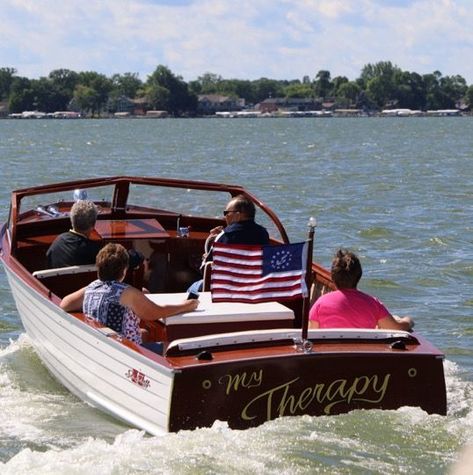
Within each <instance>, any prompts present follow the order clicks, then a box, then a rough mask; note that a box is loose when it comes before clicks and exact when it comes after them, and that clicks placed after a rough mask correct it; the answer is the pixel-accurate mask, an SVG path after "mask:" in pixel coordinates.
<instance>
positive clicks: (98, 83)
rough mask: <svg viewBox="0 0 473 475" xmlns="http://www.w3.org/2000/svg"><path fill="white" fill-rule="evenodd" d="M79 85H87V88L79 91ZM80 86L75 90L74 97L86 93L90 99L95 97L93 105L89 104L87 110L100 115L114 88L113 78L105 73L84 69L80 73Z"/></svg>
mask: <svg viewBox="0 0 473 475" xmlns="http://www.w3.org/2000/svg"><path fill="white" fill-rule="evenodd" d="M79 85H80V86H85V89H83V88H81V89H80V91H79V92H78V93H77V88H78V86H79ZM78 86H76V89H75V91H74V98H75V99H77V96H81V97H82V96H84V95H85V96H86V97H87V98H88V101H90V100H92V97H93V98H94V103H93V105H90V104H89V106H88V107H87V108H86V109H85V110H87V111H89V112H90V113H92V115H95V114H98V115H99V116H100V114H101V112H102V110H103V109H104V108H105V105H106V104H107V101H108V95H109V93H110V91H111V90H112V88H113V84H112V80H111V79H109V78H107V76H105V75H104V74H99V73H96V72H95V71H84V72H80V73H79V79H78ZM86 102H87V101H86Z"/></svg>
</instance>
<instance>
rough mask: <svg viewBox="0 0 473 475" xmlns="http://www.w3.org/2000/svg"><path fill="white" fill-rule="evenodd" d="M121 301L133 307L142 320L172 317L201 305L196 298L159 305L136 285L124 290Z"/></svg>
mask: <svg viewBox="0 0 473 475" xmlns="http://www.w3.org/2000/svg"><path fill="white" fill-rule="evenodd" d="M120 303H121V304H122V305H125V306H127V307H129V308H131V310H133V312H134V313H135V314H136V315H137V316H138V317H139V318H140V319H141V320H157V319H159V318H167V317H172V316H173V315H177V314H178V313H184V312H192V311H193V310H195V309H196V308H197V307H198V305H199V301H198V300H196V299H195V300H184V301H183V302H181V303H176V304H166V305H158V304H156V303H154V302H152V301H151V300H150V299H149V298H147V297H146V296H145V295H144V294H143V292H141V291H139V290H138V289H135V288H134V287H127V288H126V289H125V290H124V291H123V293H122V295H121V297H120Z"/></svg>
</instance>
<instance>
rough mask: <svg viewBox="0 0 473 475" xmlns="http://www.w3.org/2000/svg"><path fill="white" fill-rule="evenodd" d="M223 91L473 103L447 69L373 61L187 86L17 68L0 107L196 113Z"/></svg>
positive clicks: (424, 105)
mask: <svg viewBox="0 0 473 475" xmlns="http://www.w3.org/2000/svg"><path fill="white" fill-rule="evenodd" d="M200 94H219V95H225V96H230V97H233V98H243V99H244V100H245V103H246V104H247V105H254V104H257V103H259V102H262V101H264V100H265V99H268V98H276V97H278V98H280V97H282V98H287V99H291V98H305V99H312V100H313V101H314V102H315V103H317V102H318V103H320V104H322V103H323V102H324V101H327V100H330V101H332V102H333V103H335V104H336V106H337V107H338V108H356V109H363V110H366V111H376V110H380V109H384V108H409V109H414V110H437V109H452V108H455V107H456V106H457V104H458V103H460V102H463V103H464V104H465V105H467V106H469V107H472V106H473V85H471V86H468V84H467V82H466V81H465V79H464V78H463V77H462V76H460V75H454V76H443V75H442V73H440V72H439V71H434V72H433V73H431V74H423V75H421V74H418V73H415V72H409V71H403V70H402V69H401V68H399V67H397V66H396V65H393V64H392V63H391V62H390V61H381V62H378V63H375V64H367V65H365V66H364V67H363V68H362V70H361V74H360V76H359V77H358V78H357V79H356V80H354V81H350V80H349V79H348V78H347V77H345V76H336V77H334V78H332V77H331V74H330V71H327V70H320V71H318V72H317V74H316V75H315V77H313V78H312V79H311V78H310V77H309V76H304V77H303V78H302V80H299V79H294V80H275V79H268V78H260V79H257V80H245V79H224V78H222V77H221V76H220V75H217V74H214V73H205V74H203V75H202V76H199V77H198V78H197V79H196V80H193V81H190V82H188V83H187V82H185V81H184V80H183V78H182V77H181V76H179V75H176V74H174V73H173V72H172V71H171V70H170V69H169V68H168V67H166V66H163V65H159V66H157V67H156V69H155V71H154V72H153V73H152V74H150V75H149V76H148V77H147V79H146V80H145V81H142V80H141V79H140V78H139V76H138V74H137V73H124V74H114V75H112V76H111V77H107V76H106V75H104V74H100V73H98V72H94V71H85V72H75V71H71V70H69V69H57V70H54V71H51V72H50V73H49V75H48V76H47V77H41V78H39V79H28V78H26V77H21V76H18V75H17V71H16V70H15V69H14V68H9V67H3V68H0V102H5V101H6V102H7V103H8V110H9V112H10V113H18V112H22V111H26V110H40V111H42V112H55V111H66V110H76V111H79V112H82V113H83V114H87V115H92V116H100V115H101V114H103V113H113V112H116V110H117V107H118V101H119V100H120V98H122V97H127V98H129V99H135V100H136V99H141V100H142V102H144V103H145V104H146V107H147V108H148V109H155V110H166V111H167V112H168V113H169V114H171V115H173V116H176V117H178V116H192V115H195V114H196V113H197V110H198V95H200Z"/></svg>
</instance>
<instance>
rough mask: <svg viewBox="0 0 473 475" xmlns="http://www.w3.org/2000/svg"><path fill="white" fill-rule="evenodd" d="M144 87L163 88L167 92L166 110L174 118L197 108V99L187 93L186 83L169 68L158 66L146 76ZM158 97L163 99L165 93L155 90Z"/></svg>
mask: <svg viewBox="0 0 473 475" xmlns="http://www.w3.org/2000/svg"><path fill="white" fill-rule="evenodd" d="M146 86H147V87H150V86H154V87H155V88H157V87H159V88H164V89H167V90H168V91H169V98H168V100H167V108H166V110H167V111H168V112H169V113H170V114H172V115H175V116H179V115H182V114H184V113H188V112H190V113H193V112H194V111H195V110H196V108H197V97H196V96H195V94H192V93H190V92H189V89H188V86H187V83H185V82H184V80H183V79H182V77H181V76H176V75H174V74H173V73H172V72H171V70H170V69H169V68H167V67H166V66H163V65H159V66H158V67H157V68H156V69H155V71H154V72H153V73H152V74H151V75H150V76H148V80H147V81H146ZM157 91H158V92H159V96H160V97H164V94H165V92H164V91H163V90H162V89H157Z"/></svg>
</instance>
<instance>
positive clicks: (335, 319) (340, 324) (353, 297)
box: [309, 289, 390, 328]
mask: <svg viewBox="0 0 473 475" xmlns="http://www.w3.org/2000/svg"><path fill="white" fill-rule="evenodd" d="M389 315H390V313H389V311H388V310H387V308H386V307H385V306H384V305H383V304H382V303H381V302H380V301H379V300H378V299H377V298H376V297H372V296H371V295H368V294H365V293H364V292H361V291H359V290H357V289H343V290H335V291H333V292H329V293H328V294H325V295H322V297H320V298H319V299H318V300H317V301H316V302H315V304H314V305H313V306H312V308H311V309H310V312H309V320H315V321H316V322H319V328H376V326H377V324H378V320H380V319H382V318H385V317H388V316H389Z"/></svg>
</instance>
